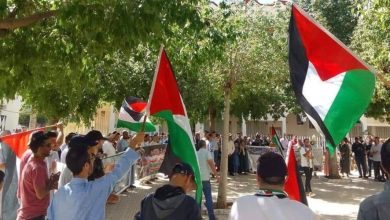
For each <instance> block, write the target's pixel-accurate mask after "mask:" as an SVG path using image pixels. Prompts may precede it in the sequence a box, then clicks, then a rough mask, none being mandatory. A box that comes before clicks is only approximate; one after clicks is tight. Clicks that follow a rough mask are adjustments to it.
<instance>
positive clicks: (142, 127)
mask: <svg viewBox="0 0 390 220" xmlns="http://www.w3.org/2000/svg"><path fill="white" fill-rule="evenodd" d="M147 117H148V115H147V114H145V116H144V121H143V122H142V126H141V131H140V132H144V131H145V123H146V118H147Z"/></svg>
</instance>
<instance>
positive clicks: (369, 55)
mask: <svg viewBox="0 0 390 220" xmlns="http://www.w3.org/2000/svg"><path fill="white" fill-rule="evenodd" d="M358 9H359V12H360V19H359V22H358V26H357V28H356V30H355V32H354V35H353V40H352V47H353V49H354V50H355V51H357V53H358V54H359V56H360V57H361V58H362V59H363V60H365V61H366V62H367V63H368V64H370V65H371V66H372V67H373V68H374V69H375V71H376V73H377V84H376V90H375V94H374V99H373V101H372V103H371V105H370V106H369V108H368V111H367V115H368V116H372V117H375V118H385V119H386V120H387V121H390V110H389V109H390V102H389V100H390V83H389V79H390V77H389V74H390V16H389V14H390V2H389V1H379V0H373V1H363V2H362V3H361V4H360V5H359V7H358Z"/></svg>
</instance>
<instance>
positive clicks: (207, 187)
mask: <svg viewBox="0 0 390 220" xmlns="http://www.w3.org/2000/svg"><path fill="white" fill-rule="evenodd" d="M202 185H203V194H204V198H205V199H206V208H207V214H208V215H209V220H215V215H214V209H213V197H212V195H211V184H210V180H207V181H202Z"/></svg>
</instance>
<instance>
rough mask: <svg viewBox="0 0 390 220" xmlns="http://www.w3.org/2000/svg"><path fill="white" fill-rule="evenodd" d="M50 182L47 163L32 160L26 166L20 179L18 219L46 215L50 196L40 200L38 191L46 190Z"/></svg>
mask: <svg viewBox="0 0 390 220" xmlns="http://www.w3.org/2000/svg"><path fill="white" fill-rule="evenodd" d="M47 181H48V175H47V168H46V162H45V161H40V160H37V159H35V158H31V159H30V160H29V161H28V162H27V164H26V165H25V167H24V169H23V171H22V176H21V178H20V182H21V184H20V208H19V210H18V219H30V218H35V217H38V216H42V215H46V210H47V207H48V206H49V201H50V196H49V194H48V195H46V196H45V197H44V198H43V199H38V198H37V196H36V189H38V188H45V187H46V183H47Z"/></svg>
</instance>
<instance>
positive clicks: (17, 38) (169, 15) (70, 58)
mask: <svg viewBox="0 0 390 220" xmlns="http://www.w3.org/2000/svg"><path fill="white" fill-rule="evenodd" d="M198 6H199V5H198V1H195V0H194V1H184V0H183V1H168V2H167V1H163V0H136V1H116V0H113V1H111V0H110V1H108V0H103V1H94V0H89V1H81V0H79V1H60V0H54V1H48V0H47V1H18V0H11V1H9V0H7V1H6V0H2V1H0V41H1V46H0V47H1V49H0V55H1V57H3V59H2V60H1V61H0V76H1V82H0V99H3V98H6V99H12V98H14V97H15V95H21V96H22V97H23V101H24V102H25V103H26V104H28V105H31V106H32V107H33V109H35V110H36V111H37V112H41V113H43V114H45V115H47V116H48V117H50V118H54V119H55V118H64V117H68V118H72V119H76V120H79V119H84V120H85V121H88V119H90V118H91V117H92V116H93V115H94V113H95V109H96V107H97V106H98V105H99V104H100V103H101V101H106V102H115V103H117V102H118V101H117V99H116V98H113V97H115V96H118V95H121V97H120V98H118V99H123V97H124V96H125V95H127V94H128V93H129V92H127V93H125V94H123V93H122V94H118V93H119V92H122V91H123V90H125V89H128V88H129V87H130V86H125V87H122V88H120V86H122V85H123V84H126V82H124V81H126V78H123V79H122V81H121V82H120V83H118V84H114V83H112V82H110V81H109V80H112V79H115V80H118V79H120V77H121V76H122V77H126V76H123V75H122V72H119V70H120V69H123V68H125V70H129V68H128V66H126V65H124V64H122V62H121V61H123V60H126V59H127V62H132V61H134V62H138V63H136V64H135V66H132V67H131V68H130V70H129V73H127V76H128V75H131V76H133V77H134V76H135V75H136V76H138V75H137V73H139V72H140V71H142V68H144V66H142V67H141V68H139V63H140V62H141V61H142V60H144V59H146V60H149V58H148V57H141V56H142V55H145V53H144V51H143V49H142V48H141V49H140V48H139V45H148V48H153V50H154V51H157V50H158V47H159V44H160V42H161V41H162V39H163V38H162V37H163V35H164V34H167V33H166V32H167V31H169V30H168V27H169V26H170V25H175V26H178V27H184V26H188V27H189V28H191V29H192V30H194V31H195V30H197V29H199V28H201V25H202V23H201V22H200V20H199V12H198V10H199V9H198ZM153 50H152V51H153ZM133 54H134V56H133ZM109 65H112V66H109ZM115 65H117V66H115ZM137 65H138V66H137ZM108 70H112V71H110V74H111V78H110V76H107V75H103V74H107V71H108ZM147 70H149V68H145V73H144V75H145V74H149V73H150V72H148V71H147ZM114 74H115V75H114ZM135 79H137V78H135ZM129 81H131V79H129ZM145 83H147V81H146V82H145ZM145 83H140V84H136V83H133V84H132V85H133V86H135V87H134V88H137V89H139V90H141V91H143V90H142V89H143V87H146V86H145ZM102 84H103V85H102ZM113 87H115V89H114V90H108V88H109V89H111V88H113ZM132 88H133V87H132ZM134 90H136V89H134ZM134 90H126V91H134ZM137 91H138V90H137ZM116 92H118V93H116ZM138 93H142V92H138Z"/></svg>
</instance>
